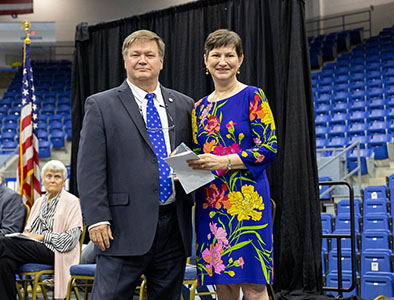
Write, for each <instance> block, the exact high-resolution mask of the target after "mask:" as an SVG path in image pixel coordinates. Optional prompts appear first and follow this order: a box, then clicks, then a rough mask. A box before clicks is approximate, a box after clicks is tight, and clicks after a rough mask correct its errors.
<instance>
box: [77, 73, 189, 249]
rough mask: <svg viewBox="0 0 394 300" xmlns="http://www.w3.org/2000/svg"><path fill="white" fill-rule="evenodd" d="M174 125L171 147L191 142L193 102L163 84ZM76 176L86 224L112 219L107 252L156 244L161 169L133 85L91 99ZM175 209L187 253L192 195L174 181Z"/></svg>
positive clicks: (146, 247)
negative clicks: (132, 88) (133, 91)
mask: <svg viewBox="0 0 394 300" xmlns="http://www.w3.org/2000/svg"><path fill="white" fill-rule="evenodd" d="M161 91H162V94H163V98H164V101H165V103H166V105H167V107H168V111H167V114H170V115H171V117H172V119H173V122H174V124H175V128H174V129H172V130H170V144H171V150H173V149H174V148H175V147H176V146H178V145H179V144H180V143H181V142H185V143H186V144H188V145H189V146H190V145H191V139H192V137H191V111H192V109H193V105H194V101H193V100H192V99H191V98H189V97H187V96H185V95H183V94H181V93H179V92H177V91H174V90H171V89H167V88H165V87H163V86H162V87H161ZM77 181H78V190H79V196H80V198H81V206H82V212H83V216H84V219H85V222H86V225H87V226H90V225H92V224H95V223H98V222H101V221H106V220H108V221H110V223H111V230H112V234H113V237H114V240H113V241H111V246H110V248H108V249H107V250H105V251H101V252H99V254H103V255H114V256H129V255H143V254H145V253H146V252H148V251H149V249H150V248H151V246H152V243H153V240H154V237H155V233H156V227H157V221H158V215H159V203H160V201H159V168H158V162H157V158H156V154H155V152H154V150H153V146H152V144H151V142H150V138H149V135H148V132H147V130H146V127H145V122H144V120H143V118H142V116H141V114H140V112H139V108H138V105H137V103H136V101H135V99H134V96H133V94H132V92H131V89H130V87H129V86H128V84H127V82H126V81H124V82H123V84H122V85H120V86H119V87H117V88H114V89H110V90H107V91H104V92H101V93H98V94H95V95H92V96H90V97H89V98H87V100H86V103H85V116H84V120H83V126H82V130H81V138H80V144H79V152H78V165H77ZM175 190H176V210H177V216H178V223H179V229H180V232H181V235H182V241H183V244H184V247H185V252H186V255H187V256H189V255H190V253H191V238H192V233H191V232H192V226H191V207H192V205H193V199H192V197H191V195H186V194H185V192H184V190H183V188H182V187H181V186H180V184H179V183H178V182H176V183H175Z"/></svg>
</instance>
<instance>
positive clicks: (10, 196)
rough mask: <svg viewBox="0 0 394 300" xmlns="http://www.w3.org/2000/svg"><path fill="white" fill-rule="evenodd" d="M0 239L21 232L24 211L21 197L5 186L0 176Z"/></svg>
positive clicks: (2, 177)
mask: <svg viewBox="0 0 394 300" xmlns="http://www.w3.org/2000/svg"><path fill="white" fill-rule="evenodd" d="M0 178H1V179H0V180H1V181H0V237H1V236H4V235H5V234H8V233H14V232H22V230H23V226H24V223H25V218H26V209H25V207H24V205H23V201H22V198H21V196H20V195H19V194H18V193H17V192H15V191H14V190H11V189H10V188H8V187H7V186H6V185H5V180H4V175H3V174H0Z"/></svg>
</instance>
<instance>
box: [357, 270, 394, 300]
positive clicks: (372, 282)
mask: <svg viewBox="0 0 394 300" xmlns="http://www.w3.org/2000/svg"><path fill="white" fill-rule="evenodd" d="M393 280H394V274H393V273H390V272H379V273H378V272H367V273H366V274H364V275H363V276H362V277H361V298H363V299H375V298H377V297H378V296H380V295H385V296H386V297H387V298H392V297H393V296H394V285H393Z"/></svg>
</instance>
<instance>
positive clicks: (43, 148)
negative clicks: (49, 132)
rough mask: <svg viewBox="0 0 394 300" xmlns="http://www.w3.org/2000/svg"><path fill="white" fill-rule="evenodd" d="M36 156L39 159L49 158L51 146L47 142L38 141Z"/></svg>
mask: <svg viewBox="0 0 394 300" xmlns="http://www.w3.org/2000/svg"><path fill="white" fill-rule="evenodd" d="M38 148H39V149H38V156H39V157H40V158H49V157H51V150H52V144H51V142H49V141H45V140H42V141H38Z"/></svg>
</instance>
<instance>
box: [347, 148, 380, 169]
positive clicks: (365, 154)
mask: <svg viewBox="0 0 394 300" xmlns="http://www.w3.org/2000/svg"><path fill="white" fill-rule="evenodd" d="M357 155H358V153H357V149H354V150H352V151H351V152H350V154H349V155H348V157H347V167H348V169H349V172H350V171H352V170H354V169H355V168H356V167H357ZM373 157H374V153H373V151H372V150H371V149H360V164H361V166H360V167H361V175H365V174H368V166H367V159H372V158H373Z"/></svg>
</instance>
